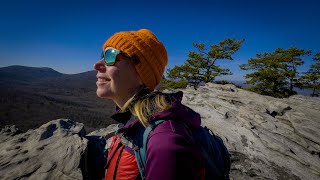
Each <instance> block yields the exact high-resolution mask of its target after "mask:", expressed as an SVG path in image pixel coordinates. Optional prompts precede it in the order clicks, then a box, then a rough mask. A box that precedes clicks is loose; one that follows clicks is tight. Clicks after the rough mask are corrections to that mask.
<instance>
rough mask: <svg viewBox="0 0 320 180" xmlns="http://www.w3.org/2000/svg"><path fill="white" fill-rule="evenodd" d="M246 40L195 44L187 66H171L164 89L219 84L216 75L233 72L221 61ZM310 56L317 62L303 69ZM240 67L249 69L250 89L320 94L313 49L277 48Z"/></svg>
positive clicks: (319, 66) (318, 57) (264, 92)
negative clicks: (220, 63) (301, 68)
mask: <svg viewBox="0 0 320 180" xmlns="http://www.w3.org/2000/svg"><path fill="white" fill-rule="evenodd" d="M244 41H245V40H244V39H240V40H237V39H235V38H233V39H230V38H228V39H224V40H222V41H220V42H219V43H217V44H212V45H210V46H209V47H208V48H207V47H206V46H205V44H204V43H193V47H194V48H195V50H194V51H191V52H189V54H188V59H187V60H186V62H185V63H184V64H183V65H176V66H174V67H173V68H169V69H167V72H166V77H163V79H162V81H161V84H160V88H175V89H176V88H186V87H187V86H188V85H189V86H192V87H194V89H197V88H198V87H199V86H200V85H202V84H205V83H209V82H216V83H217V81H215V79H216V77H220V76H224V75H232V72H231V71H230V69H229V68H222V67H221V66H219V65H218V63H217V62H218V61H232V60H234V59H233V55H234V54H235V53H236V52H237V51H238V50H239V49H240V47H241V45H242V44H243V42H244ZM307 56H313V58H312V59H313V64H311V66H310V68H309V70H308V71H306V72H301V71H300V69H299V68H300V67H301V66H302V65H303V64H304V63H305V61H304V58H305V57H307ZM240 68H241V69H242V70H245V71H249V73H248V74H246V75H245V79H246V81H245V83H246V84H250V85H251V86H250V87H248V88H245V89H247V90H249V91H253V92H256V93H259V94H262V95H268V96H273V97H278V98H283V97H289V96H291V95H294V94H296V91H295V90H294V89H295V88H300V89H311V90H312V94H311V96H319V94H320V92H319V91H320V52H317V53H315V54H312V51H311V50H305V49H299V48H297V47H290V48H287V49H284V48H277V49H275V50H274V51H273V52H264V53H260V54H256V57H255V58H250V59H249V60H248V61H247V63H246V64H241V65H240ZM219 83H223V84H225V83H227V81H220V82H219Z"/></svg>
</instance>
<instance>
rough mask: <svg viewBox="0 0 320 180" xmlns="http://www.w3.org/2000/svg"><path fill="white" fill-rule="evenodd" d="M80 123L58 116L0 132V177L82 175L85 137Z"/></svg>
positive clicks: (42, 177)
mask: <svg viewBox="0 0 320 180" xmlns="http://www.w3.org/2000/svg"><path fill="white" fill-rule="evenodd" d="M84 136H85V130H84V128H83V124H81V123H76V122H73V121H71V120H64V119H58V120H54V121H51V122H49V123H47V124H44V125H42V126H41V127H39V128H38V129H35V130H29V131H28V132H26V133H21V132H19V131H18V130H17V129H16V128H14V127H7V128H5V129H3V130H1V133H0V139H1V142H0V179H83V178H82V177H83V176H82V171H81V167H80V164H81V161H82V160H83V159H82V155H83V154H84V153H85V152H86V148H87V144H88V140H87V139H86V138H84Z"/></svg>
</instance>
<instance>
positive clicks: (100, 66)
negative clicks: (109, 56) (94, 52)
mask: <svg viewBox="0 0 320 180" xmlns="http://www.w3.org/2000/svg"><path fill="white" fill-rule="evenodd" d="M93 68H94V69H95V70H96V71H100V72H105V71H106V66H105V65H104V60H103V58H102V59H100V60H99V61H97V62H96V63H95V64H94V65H93Z"/></svg>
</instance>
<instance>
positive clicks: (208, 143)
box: [120, 120, 231, 180]
mask: <svg viewBox="0 0 320 180" xmlns="http://www.w3.org/2000/svg"><path fill="white" fill-rule="evenodd" d="M164 121H165V120H155V121H152V122H151V123H150V125H149V126H148V127H147V128H145V129H144V131H140V132H139V133H138V135H137V136H136V137H138V138H135V139H133V140H128V139H127V138H126V137H125V136H120V137H121V138H122V139H123V142H125V143H124V145H127V144H128V142H129V144H130V146H131V147H132V144H134V145H133V148H132V149H133V150H134V154H135V157H136V161H137V164H138V167H139V171H140V175H141V178H142V179H143V180H144V179H145V175H144V174H145V173H144V170H145V165H146V154H147V153H146V152H147V140H148V136H149V134H150V132H151V131H152V130H153V129H154V128H155V127H157V126H158V125H159V124H161V123H163V122H164ZM185 126H186V128H188V126H187V125H185ZM188 129H189V130H190V132H191V135H192V137H193V138H194V140H195V142H197V145H198V146H199V148H200V150H201V153H202V156H203V158H204V160H205V179H206V180H212V179H215V180H216V179H217V180H220V179H221V180H228V179H229V172H230V166H231V161H230V154H229V152H228V149H227V148H226V146H225V145H224V143H223V140H222V139H221V138H220V137H218V136H216V135H215V134H214V133H213V132H212V131H211V130H210V129H209V128H207V127H206V126H205V127H202V126H201V127H199V128H197V129H193V130H191V129H190V128H188ZM132 141H133V142H132ZM126 142H127V143H126Z"/></svg>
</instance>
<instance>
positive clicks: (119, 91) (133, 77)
mask: <svg viewBox="0 0 320 180" xmlns="http://www.w3.org/2000/svg"><path fill="white" fill-rule="evenodd" d="M94 69H95V70H96V71H97V82H96V85H97V92H96V93H97V96H98V97H100V98H108V99H118V98H121V97H123V98H126V97H127V96H128V94H129V93H130V92H131V91H135V90H136V89H137V88H138V87H139V86H140V84H142V81H141V80H140V78H139V75H138V73H137V72H136V70H135V68H134V65H133V62H132V60H131V59H129V58H127V57H125V56H123V55H121V54H119V55H117V58H116V63H115V64H114V65H112V66H107V65H105V63H104V59H100V60H99V61H97V62H96V63H95V64H94Z"/></svg>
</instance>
